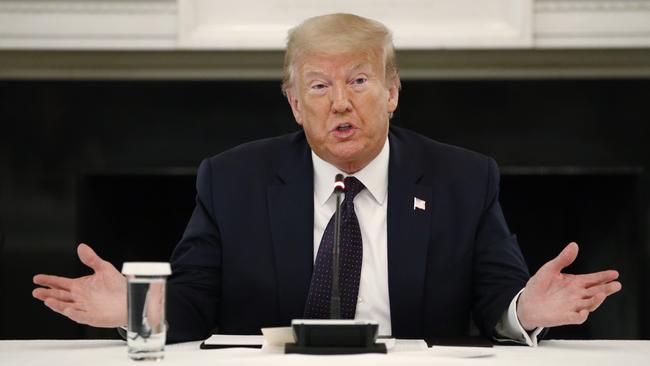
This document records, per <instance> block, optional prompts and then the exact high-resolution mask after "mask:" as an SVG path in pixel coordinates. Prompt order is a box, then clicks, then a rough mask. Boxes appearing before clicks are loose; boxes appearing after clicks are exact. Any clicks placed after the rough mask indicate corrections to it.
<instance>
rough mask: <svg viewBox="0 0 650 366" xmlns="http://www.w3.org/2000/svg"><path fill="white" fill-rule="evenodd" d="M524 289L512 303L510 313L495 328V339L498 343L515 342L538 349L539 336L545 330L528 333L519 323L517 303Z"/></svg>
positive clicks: (540, 329)
mask: <svg viewBox="0 0 650 366" xmlns="http://www.w3.org/2000/svg"><path fill="white" fill-rule="evenodd" d="M522 291H524V289H521V290H520V291H519V292H518V293H517V295H515V297H514V298H513V299H512V301H511V302H510V306H509V307H508V311H506V312H505V313H503V316H502V317H501V320H499V322H498V323H497V325H496V326H495V327H494V331H495V335H494V339H495V340H497V341H515V342H517V343H521V344H527V345H529V346H531V347H537V336H538V335H539V333H541V332H542V330H544V328H536V329H534V330H532V331H530V332H527V331H526V330H525V329H524V327H522V326H521V323H519V318H517V301H518V300H519V296H520V295H521V292H522Z"/></svg>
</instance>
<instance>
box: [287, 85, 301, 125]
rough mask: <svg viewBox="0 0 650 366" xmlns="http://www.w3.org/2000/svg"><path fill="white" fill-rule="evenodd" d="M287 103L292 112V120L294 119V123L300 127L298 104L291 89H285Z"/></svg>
mask: <svg viewBox="0 0 650 366" xmlns="http://www.w3.org/2000/svg"><path fill="white" fill-rule="evenodd" d="M287 101H288V102H289V105H290V106H291V112H293V118H295V119H296V123H298V124H299V125H302V114H301V113H300V103H299V101H298V98H297V97H296V94H295V93H294V90H293V87H291V88H289V89H287Z"/></svg>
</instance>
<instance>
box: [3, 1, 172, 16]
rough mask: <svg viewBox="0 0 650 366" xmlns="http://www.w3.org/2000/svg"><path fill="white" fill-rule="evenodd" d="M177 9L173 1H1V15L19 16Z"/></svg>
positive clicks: (124, 12)
mask: <svg viewBox="0 0 650 366" xmlns="http://www.w3.org/2000/svg"><path fill="white" fill-rule="evenodd" d="M176 9H177V7H176V2H175V1H173V0H171V1H160V0H138V1H127V0H113V1H110V0H103V1H100V0H93V1H88V0H86V1H84V0H68V1H48V0H23V1H0V13H17V14H38V13H46V14H79V13H81V14H133V13H140V14H143V13H144V14H161V13H162V14H176Z"/></svg>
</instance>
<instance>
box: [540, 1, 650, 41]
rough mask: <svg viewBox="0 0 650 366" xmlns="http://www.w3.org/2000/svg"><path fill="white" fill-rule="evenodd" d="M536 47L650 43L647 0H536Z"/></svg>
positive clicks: (649, 19) (649, 7)
mask: <svg viewBox="0 0 650 366" xmlns="http://www.w3.org/2000/svg"><path fill="white" fill-rule="evenodd" d="M534 24H535V32H534V33H535V47H536V48H596V47H605V48H630V47H643V48H645V47H650V0H643V1H641V0H600V1H597V0H564V1H559V0H537V1H536V3H535V20H534Z"/></svg>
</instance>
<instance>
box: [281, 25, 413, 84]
mask: <svg viewBox="0 0 650 366" xmlns="http://www.w3.org/2000/svg"><path fill="white" fill-rule="evenodd" d="M359 50H361V51H369V52H376V51H377V50H381V51H382V52H383V56H384V57H383V59H384V64H385V79H386V82H387V83H388V84H392V83H396V84H397V87H398V88H399V87H400V86H401V85H400V80H399V74H398V72H397V63H396V62H395V48H394V47H393V35H392V33H391V31H390V30H389V29H388V28H387V27H386V26H385V25H383V24H382V23H380V22H378V21H376V20H372V19H368V18H364V17H360V16H358V15H353V14H345V13H337V14H328V15H321V16H317V17H313V18H309V19H307V20H305V21H304V22H302V23H301V24H299V25H298V26H296V27H294V28H292V29H290V30H289V35H288V37H287V51H286V53H285V54H284V69H283V75H282V92H283V93H285V94H286V91H287V89H289V88H291V86H292V85H291V84H292V82H293V77H294V74H295V63H296V60H297V59H299V58H300V56H302V55H304V54H305V53H308V52H310V51H317V52H324V53H330V52H331V53H340V52H353V51H359Z"/></svg>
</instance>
